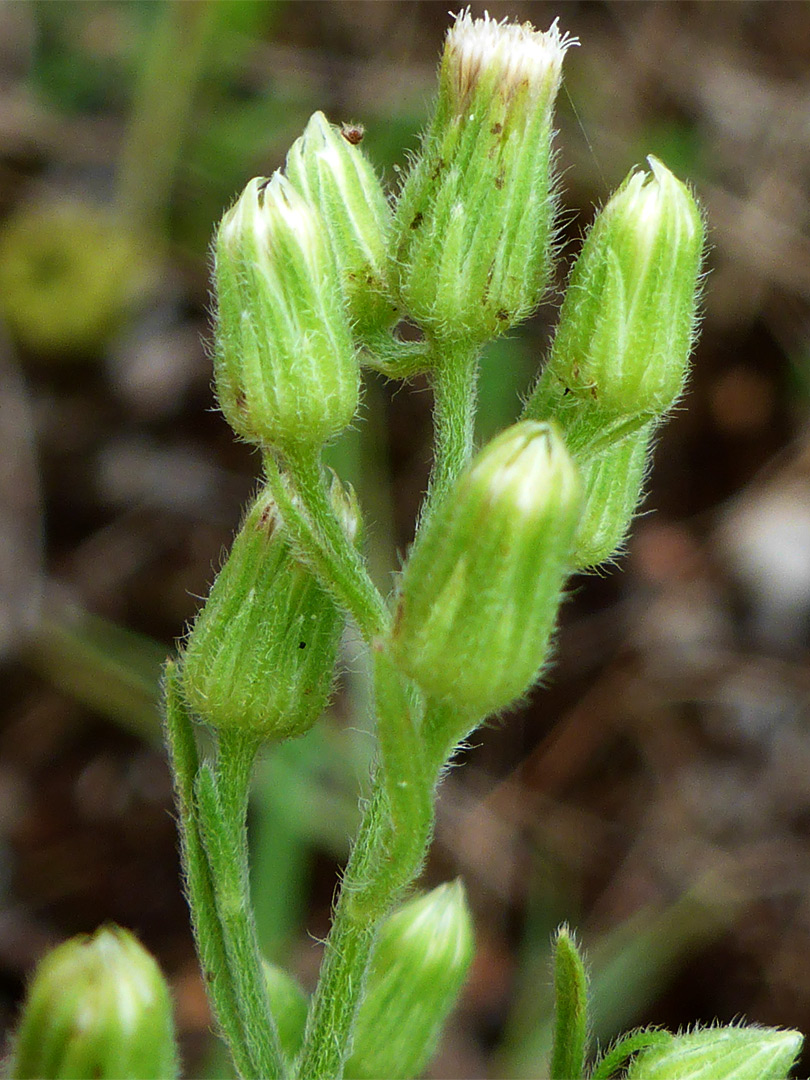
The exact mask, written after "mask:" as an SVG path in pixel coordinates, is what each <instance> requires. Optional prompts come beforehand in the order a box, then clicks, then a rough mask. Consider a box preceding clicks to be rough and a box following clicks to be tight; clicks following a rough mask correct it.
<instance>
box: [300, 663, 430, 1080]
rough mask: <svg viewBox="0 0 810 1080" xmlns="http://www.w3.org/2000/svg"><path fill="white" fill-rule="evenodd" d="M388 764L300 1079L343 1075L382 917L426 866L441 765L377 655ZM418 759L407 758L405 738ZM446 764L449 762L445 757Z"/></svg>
mask: <svg viewBox="0 0 810 1080" xmlns="http://www.w3.org/2000/svg"><path fill="white" fill-rule="evenodd" d="M375 667H376V692H377V705H378V710H379V726H380V746H381V759H382V760H381V765H380V768H379V769H378V770H377V772H376V774H375V775H374V777H373V780H372V796H371V799H370V800H369V802H368V805H367V807H366V811H365V814H364V816H363V821H362V823H361V826H360V831H359V833H358V836H357V840H356V841H355V844H354V847H353V849H352V853H351V856H350V858H349V862H348V865H347V867H346V871H345V874H344V878H343V885H342V888H341V891H340V897H339V899H338V903H337V907H336V909H335V916H334V920H333V922H332V930H331V932H330V934H329V937H328V939H327V942H326V950H325V953H324V958H323V963H322V965H321V974H320V978H319V979H318V986H317V989H316V991H315V995H314V997H313V1000H312V1005H311V1007H310V1013H309V1019H308V1022H307V1031H306V1035H305V1038H304V1047H303V1050H302V1052H301V1058H300V1060H299V1062H298V1069H297V1075H298V1076H299V1077H300V1078H301V1080H338V1078H339V1077H340V1076H342V1070H343V1063H344V1061H345V1060H346V1058H347V1057H348V1055H349V1053H350V1052H351V1038H352V1031H353V1028H354V1022H355V1019H356V1016H357V1010H358V1009H359V1007H360V1003H361V1001H362V999H363V992H364V986H365V980H366V975H367V972H368V968H369V965H370V963H371V960H372V957H373V952H374V946H375V942H376V936H377V928H378V926H379V924H380V921H381V920H382V918H383V917H384V916H385V915H386V914H387V913H388V912H389V910H390V909H391V907H392V905H393V904H394V903H395V901H396V900H397V898H398V897H399V895H400V894H401V893H402V891H403V889H405V888H406V886H407V885H408V884H409V883H410V882H411V881H412V880H413V879H414V877H415V876H416V875H417V874H418V872H419V870H420V869H421V866H422V862H423V860H424V856H425V852H426V850H427V847H428V844H429V842H430V835H431V827H432V823H433V793H434V789H435V785H436V779H437V776H438V774H439V771H440V770H439V768H438V767H435V763H433V764H430V763H428V762H427V761H426V760H425V755H424V750H423V747H422V745H421V742H419V741H418V735H417V732H416V731H415V730H414V728H413V720H412V717H411V715H410V714H411V703H410V701H409V699H408V695H407V692H405V691H404V689H403V687H402V685H401V683H400V682H399V680H398V676H397V673H396V672H395V671H394V670H393V669H392V668H391V667H390V665H389V664H388V663H387V662H386V658H385V655H384V654H383V653H381V652H380V651H379V650H377V651H376V656H375ZM403 738H404V741H405V742H406V743H407V744H408V745H409V747H410V749H411V751H412V760H411V761H409V762H407V763H406V762H404V761H403V760H402V753H401V752H402V750H403V747H402V746H401V745H399V744H398V743H397V740H398V739H403ZM442 763H443V762H442Z"/></svg>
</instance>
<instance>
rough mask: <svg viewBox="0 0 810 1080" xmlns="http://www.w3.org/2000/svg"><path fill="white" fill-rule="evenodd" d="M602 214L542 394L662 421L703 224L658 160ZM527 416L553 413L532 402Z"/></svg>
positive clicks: (690, 331) (672, 391)
mask: <svg viewBox="0 0 810 1080" xmlns="http://www.w3.org/2000/svg"><path fill="white" fill-rule="evenodd" d="M649 162H650V170H651V171H650V172H649V173H646V172H644V171H638V172H634V173H631V175H630V176H629V177H628V178H627V180H625V182H624V183H623V184H622V186H621V187H620V188H619V190H618V191H617V192H616V193H615V195H613V197H612V198H611V199H610V200H609V202H608V203H607V205H606V206H605V208H604V209H603V210H602V211H601V212H600V213H599V214H598V215H597V218H596V220H595V221H594V224H593V226H592V228H591V230H590V232H589V233H588V236H587V238H586V240H585V244H584V246H583V248H582V252H581V254H580V256H579V258H578V259H577V261H576V264H575V266H574V269H573V271H572V274H571V279H570V282H569V285H568V290H567V292H566V295H565V300H564V302H563V306H562V311H561V313H560V323H559V327H558V329H557V333H556V335H555V338H554V342H553V345H552V349H551V356H550V358H549V362H548V365H547V369H546V371H545V372H544V374H543V380H541V386H539V387H538V390H541V388H542V392H543V393H544V394H545V395H546V396H548V395H549V394H550V393H551V392H552V390H553V389H554V388H556V392H557V393H561V394H566V395H571V396H572V398H573V400H577V399H579V400H581V401H582V402H583V404H584V405H587V406H588V407H590V408H591V409H593V410H598V413H599V415H601V416H602V417H604V418H607V417H611V416H635V415H647V416H650V417H651V418H653V417H660V416H661V415H662V414H663V413H665V412H667V411H668V410H669V409H671V408H672V406H673V405H674V404H675V402H676V401H677V399H678V398H679V397H680V395H681V393H682V392H683V388H684V384H685V381H686V376H687V373H688V361H689V354H690V352H691V349H692V344H693V341H694V336H695V328H696V324H697V295H698V284H699V278H700V266H701V257H702V254H703V246H704V239H703V222H702V220H701V216H700V211H699V210H698V207H697V205H696V203H695V200H694V199H693V197H692V195H691V193H690V192H689V190H688V188H687V187H686V186H685V185H684V184H682V183H681V182H680V181H679V180H677V179H676V178H675V176H673V174H672V173H671V172H670V171H669V169H667V168H666V167H665V166H664V165H662V164H661V162H660V161H657V160H656V159H655V158H650V159H649ZM528 415H530V416H534V417H536V418H538V419H539V418H541V416H542V417H543V418H545V416H547V415H549V413H548V411H547V410H544V408H543V407H542V405H540V404H539V403H538V405H537V407H533V405H532V402H531V401H530V403H529V406H528Z"/></svg>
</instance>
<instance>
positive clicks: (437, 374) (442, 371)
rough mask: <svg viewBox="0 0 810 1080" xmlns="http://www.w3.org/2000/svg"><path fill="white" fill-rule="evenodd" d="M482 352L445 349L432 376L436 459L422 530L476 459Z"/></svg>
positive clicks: (440, 351)
mask: <svg viewBox="0 0 810 1080" xmlns="http://www.w3.org/2000/svg"><path fill="white" fill-rule="evenodd" d="M478 353H479V350H478V348H477V347H476V348H473V349H470V348H469V346H458V345H455V346H441V347H437V348H436V355H437V356H438V360H437V363H436V367H435V370H434V371H433V374H432V376H431V381H432V385H433V427H434V433H435V439H434V445H435V450H434V457H433V471H432V472H431V476H430V485H429V487H428V494H427V498H426V500H425V503H424V505H423V507H422V512H421V514H420V521H419V527H420V528H421V527H422V526H423V525H424V523H425V522H426V521H427V520H428V518H429V517H430V515H431V514H432V513H433V511H434V510H435V508H436V507H437V506H438V505H439V503H440V502H441V501H442V499H443V498H444V496H445V495H446V494H447V492H448V490H449V489H450V488H451V487H452V485H453V483H454V482H455V479H456V477H457V476H458V475H459V473H460V472H461V470H462V469H463V468H464V467H465V466H466V465H467V463H468V462H469V460H470V458H471V457H472V451H473V435H474V433H475V404H476V393H477V386H478Z"/></svg>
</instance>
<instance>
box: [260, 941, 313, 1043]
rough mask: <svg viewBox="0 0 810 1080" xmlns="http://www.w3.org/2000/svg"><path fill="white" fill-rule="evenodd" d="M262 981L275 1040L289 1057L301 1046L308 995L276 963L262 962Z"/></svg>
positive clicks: (296, 981)
mask: <svg viewBox="0 0 810 1080" xmlns="http://www.w3.org/2000/svg"><path fill="white" fill-rule="evenodd" d="M262 967H263V969H264V981H265V985H266V986H267V998H268V1000H269V1002H270V1012H271V1013H272V1016H273V1019H274V1020H275V1022H276V1030H277V1031H278V1041H279V1042H280V1043H281V1049H282V1051H283V1052H284V1054H285V1056H286V1057H287V1058H289V1059H290V1060H291V1059H292V1058H294V1057H295V1055H296V1054H297V1053H298V1051H299V1050H300V1049H301V1043H302V1041H303V1038H304V1028H305V1027H306V1023H307V1008H308V1002H307V995H306V994H305V993H304V991H303V989H302V988H301V985H300V984H299V982H298V980H297V979H294V978H293V977H292V975H290V974H288V973H287V972H286V971H285V970H284V968H281V967H279V966H278V964H271V963H270V961H269V960H264V961H263V962H262Z"/></svg>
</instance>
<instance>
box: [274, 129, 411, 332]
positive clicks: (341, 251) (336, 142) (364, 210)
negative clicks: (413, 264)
mask: <svg viewBox="0 0 810 1080" xmlns="http://www.w3.org/2000/svg"><path fill="white" fill-rule="evenodd" d="M358 132H360V134H361V136H362V130H361V129H359V128H335V127H333V126H332V125H331V124H330V123H329V121H328V120H327V119H326V117H325V116H324V115H323V113H322V112H316V113H314V114H313V115H312V117H311V118H310V121H309V123H308V124H307V126H306V130H305V131H304V134H303V135H302V136H301V138H300V139H297V140H296V141H295V142H294V143H293V145H292V147H291V149H290V151H289V153H288V154H287V164H286V168H285V171H286V173H287V177H288V178H289V181H290V183H291V184H292V185H293V186H294V187H295V188H296V189H297V190H298V192H299V193H300V194H301V195H303V196H304V198H305V199H306V200H307V202H308V203H309V204H310V205H311V206H315V207H317V208H318V210H319V211H320V213H321V216H322V218H323V220H324V223H325V225H326V229H327V232H328V234H329V241H330V244H331V246H332V251H333V253H334V256H335V259H336V261H337V265H338V268H339V270H340V278H341V282H342V285H343V291H344V295H345V298H346V306H347V308H348V312H349V316H350V318H351V320H352V323H353V324H354V328H355V332H356V334H357V336H358V337H359V338H361V339H362V338H364V337H366V336H367V335H368V334H369V333H373V332H374V331H376V330H381V329H385V328H386V327H388V326H390V325H391V323H392V322H393V320H394V316H395V315H396V308H395V307H394V305H393V304H392V302H391V300H390V298H389V297H388V295H387V286H386V273H387V269H386V260H387V241H388V232H389V230H390V225H391V210H390V208H389V206H388V201H387V199H386V197H385V193H384V191H383V189H382V185H381V184H380V181H379V179H378V178H377V176H376V174H375V172H374V169H373V167H372V165H371V162H370V161H369V160H368V158H367V157H366V155H365V154H364V153H363V151H362V149H361V148H360V146H359V145H358V142H357V141H356V133H358Z"/></svg>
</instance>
